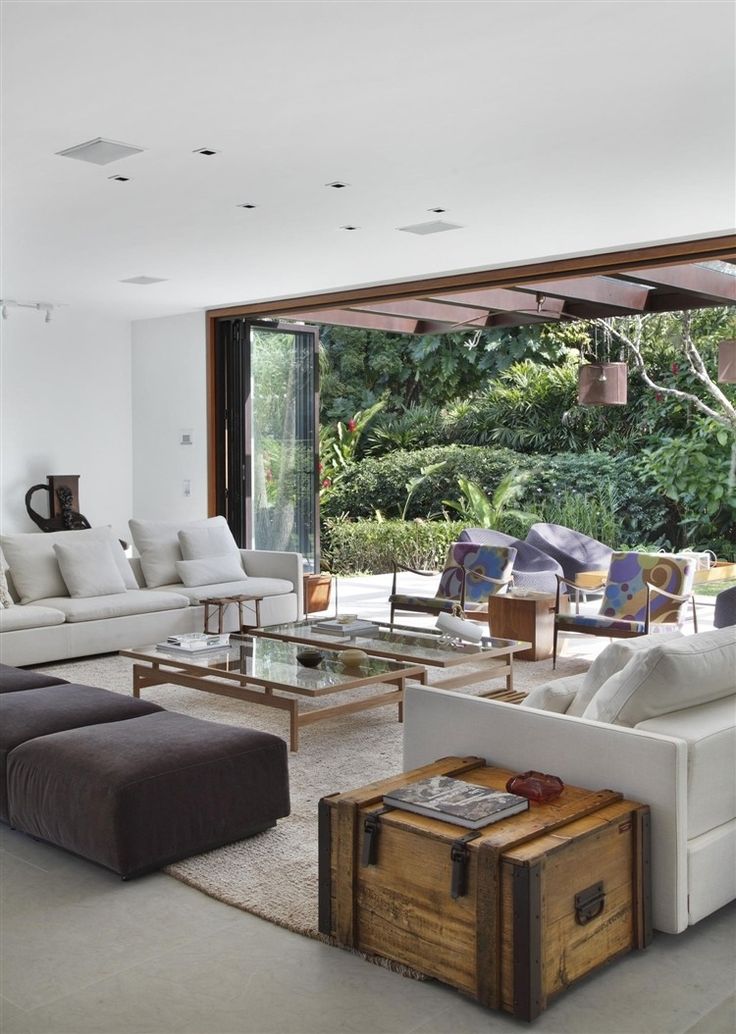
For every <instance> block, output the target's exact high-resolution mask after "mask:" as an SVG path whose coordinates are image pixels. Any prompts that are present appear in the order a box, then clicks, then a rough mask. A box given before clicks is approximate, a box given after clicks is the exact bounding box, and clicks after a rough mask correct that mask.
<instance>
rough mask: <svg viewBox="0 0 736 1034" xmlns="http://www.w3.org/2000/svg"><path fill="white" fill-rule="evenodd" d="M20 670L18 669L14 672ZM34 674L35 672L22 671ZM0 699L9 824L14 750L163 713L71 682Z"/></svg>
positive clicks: (1, 767) (1, 793)
mask: <svg viewBox="0 0 736 1034" xmlns="http://www.w3.org/2000/svg"><path fill="white" fill-rule="evenodd" d="M13 670H16V669H13ZM18 674H20V675H33V674H35V672H25V671H24V672H18ZM18 688H19V689H21V688H25V692H23V693H21V692H14V693H10V692H9V693H4V694H3V695H1V696H0V819H2V820H3V821H4V822H7V821H8V799H7V764H8V757H9V755H10V753H11V751H13V750H15V749H16V748H17V747H19V746H21V744H23V743H26V742H28V741H29V740H34V739H36V737H38V736H42V737H47V736H49V735H50V734H53V733H57V732H64V731H66V730H67V729H79V728H82V727H89V726H90V725H100V724H101V723H103V722H121V721H126V720H127V719H129V718H138V717H139V716H140V715H145V714H153V713H154V712H157V711H161V708H160V707H159V706H158V704H150V703H148V702H147V701H145V700H136V699H135V698H133V697H128V696H122V695H121V694H120V693H110V692H109V691H108V690H106V689H98V688H97V687H96V686H80V685H74V684H70V683H62V684H61V685H50V686H41V687H39V688H37V689H31V688H29V687H18Z"/></svg>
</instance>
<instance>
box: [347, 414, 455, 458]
mask: <svg viewBox="0 0 736 1034" xmlns="http://www.w3.org/2000/svg"><path fill="white" fill-rule="evenodd" d="M443 424H444V421H443V416H442V412H441V411H440V410H439V409H437V407H436V406H434V405H429V404H427V405H419V406H409V408H408V409H405V410H404V411H403V412H401V413H386V412H384V413H382V414H381V415H380V416H379V417H378V418H377V419H376V420H374V421H373V424H372V425H371V428H370V431H369V432H368V434H367V436H366V438H367V443H366V450H365V451H366V452H367V453H369V454H370V455H372V456H378V455H381V454H383V453H387V452H392V451H393V450H394V449H422V448H424V447H425V446H429V445H437V444H438V443H440V442H441V441H442V439H443V437H444V434H443Z"/></svg>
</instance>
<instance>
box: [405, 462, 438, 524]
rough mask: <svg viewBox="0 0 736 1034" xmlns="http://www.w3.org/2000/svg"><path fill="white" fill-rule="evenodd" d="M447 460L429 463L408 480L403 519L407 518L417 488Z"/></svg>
mask: <svg viewBox="0 0 736 1034" xmlns="http://www.w3.org/2000/svg"><path fill="white" fill-rule="evenodd" d="M445 463H446V461H445V460H441V461H440V462H439V463H428V464H427V466H426V467H420V469H419V473H418V474H417V475H415V476H414V477H412V478H409V480H408V481H407V482H406V502H405V503H404V509H403V510H402V511H401V519H402V521H405V520H406V512H407V510H408V509H409V504H410V503H411V500H412V497H413V495H414V493H415V492H416V491H417V489H419V488H421V487H422V485H423V484H425V483H426V482H427V481H429V480H430V479H431V478H432V476H433V475H434V474H437V473H438V471H440V470H442V469H443V468H444V466H445Z"/></svg>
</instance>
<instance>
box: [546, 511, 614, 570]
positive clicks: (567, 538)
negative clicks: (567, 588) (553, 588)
mask: <svg viewBox="0 0 736 1034" xmlns="http://www.w3.org/2000/svg"><path fill="white" fill-rule="evenodd" d="M526 541H527V542H528V543H529V545H531V546H534V547H535V548H536V549H539V550H541V551H542V552H543V553H546V554H547V556H549V557H552V558H553V560H556V561H557V563H558V564H559V565H560V567H561V568H562V574H563V575H564V577H565V578H566V579H567V580H568V581H574V580H575V575H577V574H580V572H581V571H607V570H608V565H609V563H610V562H611V554H612V553H613V550H612V549H611V548H610V547H609V546H606V545H604V543H603V542H599V541H598V539H592V538H591V537H590V536H589V535H583V533H582V532H580V531H573V529H572V528H566V527H565V526H564V524H532V526H531V528H530V529H529V531H528V533H527V536H526Z"/></svg>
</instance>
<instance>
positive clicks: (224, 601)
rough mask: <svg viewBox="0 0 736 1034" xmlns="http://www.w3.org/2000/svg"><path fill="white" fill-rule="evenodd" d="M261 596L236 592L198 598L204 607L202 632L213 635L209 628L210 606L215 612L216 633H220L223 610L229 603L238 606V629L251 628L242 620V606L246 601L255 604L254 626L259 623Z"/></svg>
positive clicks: (223, 619) (221, 630) (222, 623)
mask: <svg viewBox="0 0 736 1034" xmlns="http://www.w3.org/2000/svg"><path fill="white" fill-rule="evenodd" d="M262 600H263V596H249V595H247V594H238V595H236V596H211V597H210V598H209V599H206V600H200V601H199V602H200V603H201V604H202V606H203V607H204V628H203V632H204V633H205V634H206V635H207V634H211V635H214V632H212V630H211V628H210V608H212V609H213V610H215V611H216V613H217V634H218V635H222V633H223V625H224V623H225V611H226V610H227V608H228V607H229V606H230V604H231V603H233V604H235V605H236V606H237V608H238V629H239V631H241V632H242V631H243V629H246V628H252V627H253V626H252V625H246V624H245V622H244V621H243V607H244V605H245V604H246V603H253V604H255V609H256V626H258V625H260V623H261V601H262Z"/></svg>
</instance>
